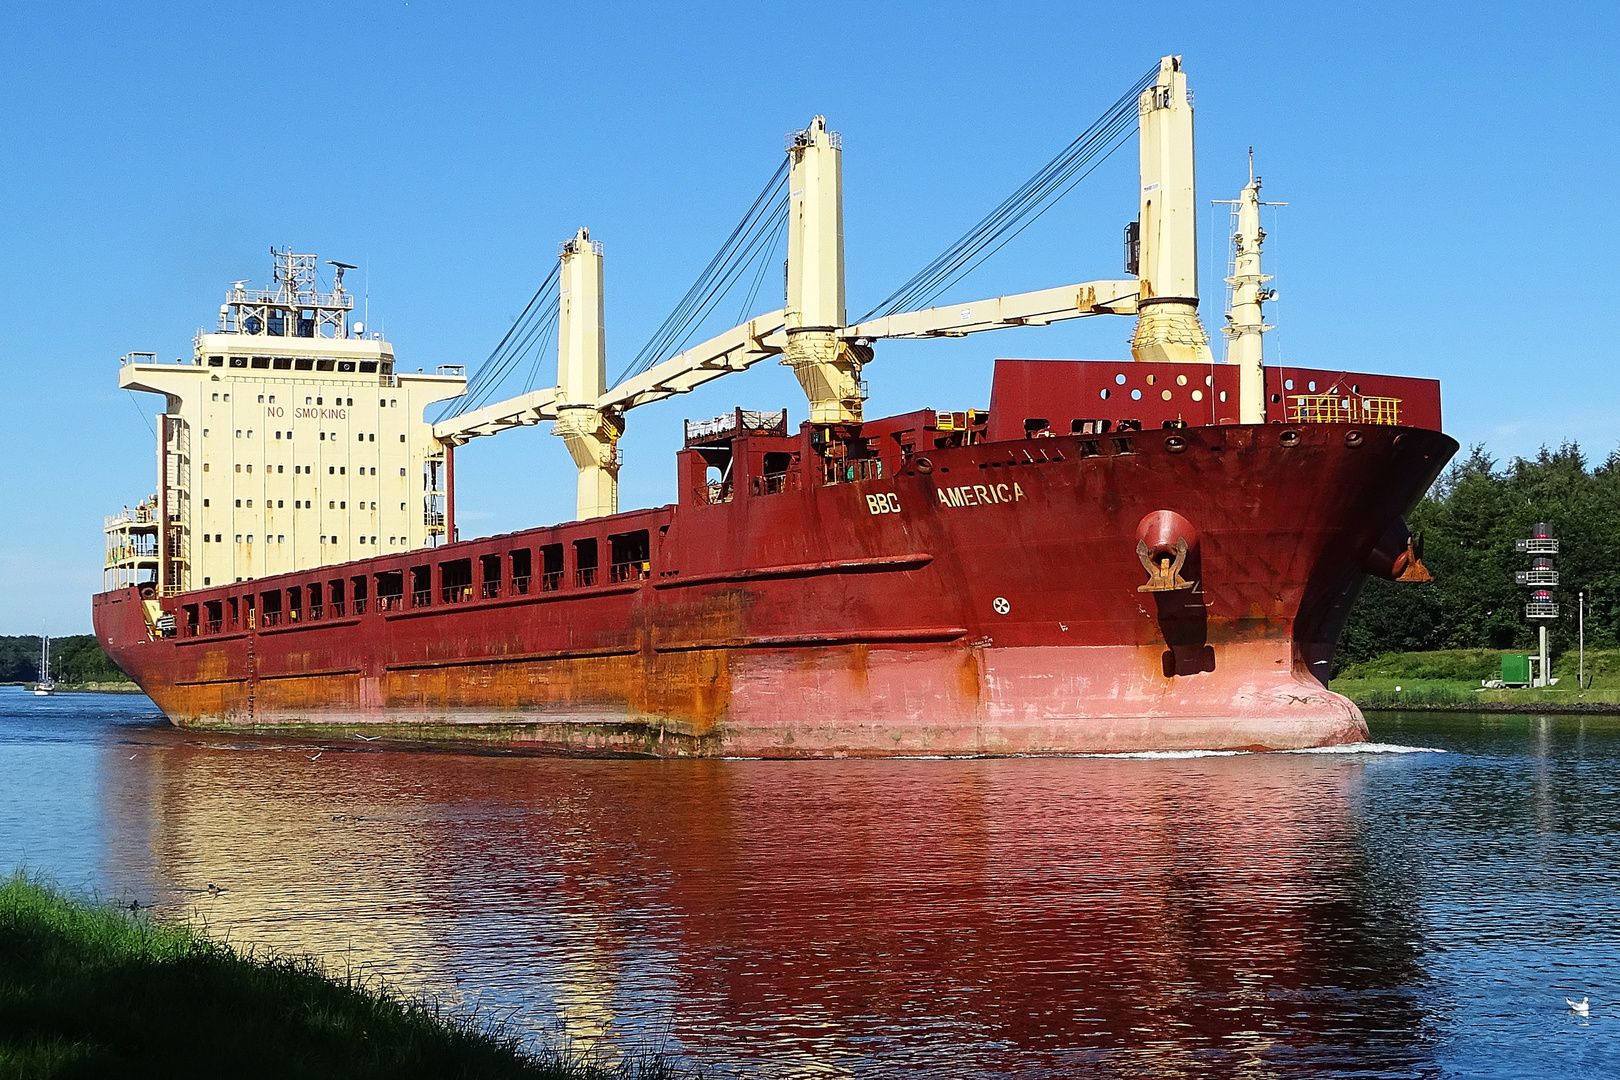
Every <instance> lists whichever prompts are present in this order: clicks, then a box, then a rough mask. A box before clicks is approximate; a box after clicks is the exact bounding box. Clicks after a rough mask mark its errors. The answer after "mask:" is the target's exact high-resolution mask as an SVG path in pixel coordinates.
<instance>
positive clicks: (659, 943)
mask: <svg viewBox="0 0 1620 1080" xmlns="http://www.w3.org/2000/svg"><path fill="white" fill-rule="evenodd" d="M151 737H152V739H153V740H154V741H157V742H159V743H160V744H161V745H157V746H151V747H149V748H142V750H141V752H138V753H137V754H136V756H135V757H134V759H131V758H130V755H129V753H128V751H129V750H130V746H129V745H128V744H124V743H120V744H118V745H114V746H110V747H108V748H107V749H105V750H104V751H103V769H104V785H103V792H104V798H105V799H106V800H107V803H106V805H105V806H104V810H105V814H106V817H107V819H108V821H109V822H110V823H111V825H110V828H111V835H110V836H109V854H110V857H111V860H112V865H111V866H109V867H108V870H107V876H108V877H109V878H110V879H112V880H120V881H141V880H145V881H147V882H148V883H149V887H150V889H151V890H152V892H153V895H154V896H155V897H156V898H157V899H158V902H159V903H160V904H161V905H162V906H163V907H165V908H169V909H171V910H174V909H180V910H184V909H186V908H188V907H194V908H195V909H196V910H197V911H198V913H200V914H201V915H202V916H203V917H204V918H206V920H207V921H208V923H209V925H210V926H211V927H213V928H214V929H215V930H216V931H220V932H228V934H229V935H230V937H231V939H232V940H234V941H237V942H243V943H248V942H251V943H255V944H262V945H268V946H271V947H273V948H277V949H283V950H295V951H310V952H315V953H319V954H322V955H324V956H325V957H326V958H327V960H328V962H329V964H331V965H333V966H334V967H336V968H337V969H338V970H340V971H341V970H342V968H343V967H344V965H363V967H364V969H365V970H366V971H368V972H372V973H376V974H380V975H382V976H383V977H385V978H387V979H389V980H391V981H393V982H395V983H396V984H399V985H401V986H403V987H405V988H407V989H410V990H416V991H425V992H433V993H437V994H440V995H442V996H443V997H445V998H446V999H448V1000H449V1001H451V1002H453V1003H457V1004H461V1005H472V1004H477V1005H479V1006H481V1007H483V1008H485V1009H488V1010H490V1011H491V1012H492V1013H495V1014H507V1013H511V1014H512V1015H513V1017H514V1019H515V1020H516V1021H518V1022H519V1023H522V1024H524V1025H527V1026H530V1027H532V1028H533V1029H535V1030H537V1031H545V1032H548V1033H549V1034H550V1035H551V1037H553V1038H557V1037H561V1038H563V1039H565V1040H567V1041H570V1042H572V1043H573V1044H574V1045H576V1046H594V1047H597V1048H599V1049H604V1050H606V1051H608V1052H609V1053H610V1054H611V1053H614V1052H617V1051H618V1050H621V1049H623V1048H625V1047H629V1046H636V1045H641V1046H645V1045H648V1044H652V1045H658V1046H662V1047H664V1048H665V1049H667V1050H670V1051H674V1052H677V1053H679V1054H681V1055H683V1056H685V1057H687V1058H688V1059H690V1060H695V1061H699V1062H702V1063H704V1064H705V1066H706V1067H708V1068H710V1069H711V1070H713V1069H719V1070H721V1071H729V1070H730V1069H731V1068H733V1067H735V1068H739V1069H744V1070H746V1071H748V1072H749V1073H750V1074H751V1075H762V1076H789V1075H802V1074H805V1073H808V1072H825V1073H831V1074H843V1073H849V1074H855V1073H870V1072H871V1071H872V1070H873V1069H877V1070H878V1071H885V1070H888V1069H896V1070H900V1069H908V1068H909V1069H920V1070H923V1071H929V1072H938V1073H940V1074H946V1073H949V1074H953V1075H1010V1074H1014V1073H1016V1074H1019V1075H1044V1074H1050V1075H1061V1074H1064V1073H1066V1072H1068V1071H1070V1070H1073V1069H1076V1068H1082V1067H1090V1066H1100V1067H1102V1068H1103V1069H1104V1070H1105V1071H1106V1070H1117V1071H1123V1072H1149V1073H1153V1074H1158V1075H1173V1074H1192V1073H1197V1072H1199V1071H1201V1070H1203V1069H1205V1068H1207V1067H1209V1066H1211V1065H1219V1066H1221V1067H1222V1068H1223V1069H1231V1068H1235V1067H1245V1066H1249V1065H1252V1066H1254V1067H1256V1068H1259V1069H1260V1070H1261V1071H1273V1072H1275V1071H1277V1070H1281V1071H1283V1072H1298V1073H1300V1074H1306V1073H1315V1072H1319V1071H1322V1070H1332V1069H1334V1068H1339V1067H1347V1066H1351V1065H1352V1064H1354V1065H1355V1066H1358V1067H1360V1068H1366V1069H1373V1070H1376V1071H1380V1072H1386V1073H1388V1072H1403V1071H1408V1070H1411V1069H1413V1068H1418V1069H1419V1070H1420V1071H1421V1069H1422V1065H1421V1063H1422V1062H1423V1061H1426V1060H1432V1050H1431V1049H1430V1048H1429V1047H1428V1046H1427V1043H1426V1037H1425V1026H1426V1024H1427V1023H1428V1022H1429V1019H1432V1018H1427V1019H1426V1017H1425V1015H1424V1011H1423V1009H1422V1008H1420V1003H1419V1001H1418V1000H1417V999H1416V996H1415V995H1416V993H1417V991H1416V989H1415V988H1416V987H1418V986H1420V985H1421V984H1422V983H1423V982H1424V980H1425V975H1424V972H1423V971H1422V970H1421V967H1420V959H1419V951H1418V949H1419V940H1420V929H1419V927H1418V925H1417V924H1416V919H1417V916H1416V915H1415V914H1414V911H1413V906H1412V904H1411V903H1410V898H1409V896H1408V895H1407V893H1406V891H1405V886H1403V884H1402V882H1403V881H1405V880H1406V879H1407V878H1408V877H1409V876H1410V874H1411V868H1410V867H1406V866H1403V865H1402V859H1403V855H1402V852H1401V851H1400V850H1388V849H1386V848H1384V847H1383V846H1382V845H1380V844H1379V843H1378V842H1377V840H1376V836H1375V832H1376V829H1377V827H1378V823H1377V822H1369V821H1366V820H1363V819H1361V818H1359V817H1358V815H1357V813H1356V809H1355V808H1356V804H1357V801H1358V799H1359V798H1360V797H1361V795H1362V791H1363V787H1364V785H1365V784H1366V782H1367V778H1366V773H1367V771H1368V770H1369V769H1378V768H1382V767H1385V766H1386V765H1393V767H1397V768H1398V767H1400V765H1399V764H1395V763H1394V762H1393V760H1392V759H1389V758H1380V759H1372V758H1367V759H1362V760H1355V759H1350V758H1347V757H1345V756H1343V755H1332V756H1328V755H1288V756H1279V755H1270V756H1263V757H1261V756H1236V757H1206V758H1197V759H1184V760H1172V761H1166V760H1139V759H1086V760H1073V759H1071V760H977V761H887V762H856V761H842V762H819V763H788V762H749V761H742V762H667V761H666V762H649V761H567V760H558V759H543V758H514V757H493V756H475V755H467V754H458V753H444V752H439V753H426V752H424V753H409V752H402V751H397V750H385V749H379V748H377V747H372V746H367V745H363V744H360V743H358V742H356V743H355V744H354V745H353V746H352V747H341V746H328V747H327V748H326V749H325V750H324V751H321V752H320V754H319V756H318V757H314V756H313V755H315V754H316V752H317V749H316V748H315V747H313V746H305V745H290V744H265V743H255V742H248V741H240V742H231V741H218V740H216V741H198V740H197V739H196V737H195V736H184V735H180V734H178V733H174V734H171V733H168V732H155V731H154V732H151ZM148 875H155V877H153V876H148ZM210 883H212V884H215V885H217V886H220V887H222V888H223V889H224V891H223V892H221V893H220V894H219V895H218V896H217V897H216V896H213V895H211V894H210V893H209V892H208V891H207V886H208V885H209V884H210Z"/></svg>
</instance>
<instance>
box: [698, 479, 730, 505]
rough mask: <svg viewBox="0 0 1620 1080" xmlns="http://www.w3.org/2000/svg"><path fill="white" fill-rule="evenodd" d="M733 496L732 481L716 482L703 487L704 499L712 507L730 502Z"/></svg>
mask: <svg viewBox="0 0 1620 1080" xmlns="http://www.w3.org/2000/svg"><path fill="white" fill-rule="evenodd" d="M731 495H732V491H731V481H729V480H725V481H721V480H716V481H714V482H712V483H708V484H705V485H703V497H704V499H705V500H706V501H707V502H708V503H709V504H710V505H711V506H717V505H719V504H720V503H728V502H730V501H731Z"/></svg>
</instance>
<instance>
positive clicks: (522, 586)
mask: <svg viewBox="0 0 1620 1080" xmlns="http://www.w3.org/2000/svg"><path fill="white" fill-rule="evenodd" d="M529 581H530V578H529V575H528V574H519V575H517V576H516V577H514V578H513V579H512V595H513V596H527V595H528V592H529Z"/></svg>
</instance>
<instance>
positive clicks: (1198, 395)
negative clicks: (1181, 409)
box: [1192, 390, 1204, 401]
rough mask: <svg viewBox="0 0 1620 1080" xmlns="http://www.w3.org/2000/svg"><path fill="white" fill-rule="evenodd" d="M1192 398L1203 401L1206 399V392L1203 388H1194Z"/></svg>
mask: <svg viewBox="0 0 1620 1080" xmlns="http://www.w3.org/2000/svg"><path fill="white" fill-rule="evenodd" d="M1192 399H1193V400H1194V401H1203V400H1204V392H1203V391H1202V390H1194V391H1193V392H1192Z"/></svg>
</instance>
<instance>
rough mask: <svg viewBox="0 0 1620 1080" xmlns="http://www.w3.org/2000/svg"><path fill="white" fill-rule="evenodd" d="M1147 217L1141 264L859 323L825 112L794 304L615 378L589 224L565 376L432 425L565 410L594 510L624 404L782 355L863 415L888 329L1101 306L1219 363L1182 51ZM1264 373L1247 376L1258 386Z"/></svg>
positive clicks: (814, 401) (1142, 112)
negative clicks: (848, 305)
mask: <svg viewBox="0 0 1620 1080" xmlns="http://www.w3.org/2000/svg"><path fill="white" fill-rule="evenodd" d="M1138 117H1139V124H1140V129H1139V130H1140V136H1139V138H1140V168H1141V191H1142V195H1141V218H1140V226H1139V228H1140V232H1139V236H1140V245H1141V246H1140V255H1139V264H1138V265H1139V274H1138V277H1137V278H1135V279H1129V278H1127V279H1120V280H1100V281H1091V282H1084V283H1080V284H1075V285H1063V286H1059V287H1057V288H1052V289H1042V290H1039V291H1036V292H1029V293H1018V294H1013V295H1008V296H999V297H991V298H988V299H984V300H975V301H971V302H969V303H965V304H948V305H943V306H939V307H931V308H927V309H925V310H920V311H908V312H900V313H897V314H892V315H886V316H882V317H879V318H873V319H870V320H868V321H866V322H863V323H860V324H858V325H855V326H848V325H846V320H847V315H846V311H845V297H844V234H843V162H842V157H843V146H842V140H841V139H840V138H839V136H838V134H837V133H836V132H833V131H829V130H827V126H826V121H825V119H824V118H823V117H820V116H818V117H815V118H814V119H813V120H812V121H811V123H810V126H809V127H807V128H805V129H804V130H803V131H799V132H795V133H794V134H793V135H791V136H789V139H788V146H787V153H788V154H789V155H790V171H789V178H788V184H789V193H790V202H789V217H788V256H787V297H786V299H787V304H786V306H785V307H784V308H783V309H781V310H778V311H772V312H768V313H766V314H763V315H759V316H756V317H754V318H752V319H750V320H749V321H747V322H745V323H743V324H741V325H739V326H734V327H732V328H731V329H730V330H727V331H725V332H724V333H722V334H718V335H716V336H715V337H713V338H710V339H709V340H708V341H705V342H703V343H701V344H699V345H696V346H693V347H692V348H689V349H686V350H684V351H683V352H681V353H680V354H678V355H676V356H673V357H670V358H669V359H668V360H665V361H663V362H661V363H659V364H657V365H655V366H653V367H651V368H649V369H648V370H647V371H645V372H642V373H641V374H639V375H635V376H633V377H631V378H628V379H626V380H625V381H624V382H622V383H620V384H619V385H618V386H615V387H612V388H611V389H604V388H603V384H604V383H605V381H606V380H605V374H606V348H605V338H604V335H603V333H602V314H601V313H602V254H601V247H600V245H597V244H594V243H592V242H591V241H590V238H589V233H588V232H586V230H584V229H581V230H580V231H579V233H578V234H577V235H576V236H575V237H574V239H573V240H571V241H569V242H567V243H565V244H564V245H563V250H562V253H561V256H560V257H561V259H562V261H563V268H562V289H563V301H562V303H563V307H562V318H561V321H560V328H561V329H560V331H559V334H558V345H557V348H558V386H557V387H555V388H553V389H547V390H536V391H533V392H530V393H527V394H523V395H521V396H518V397H515V398H511V399H509V400H507V401H502V402H498V403H496V404H494V405H489V406H487V407H484V408H481V409H478V410H475V411H473V412H470V413H466V414H463V415H461V416H456V417H452V418H450V419H448V420H445V421H442V422H440V423H439V424H436V425H435V426H434V434H435V436H436V437H437V438H439V439H440V440H441V441H442V442H444V443H446V444H448V445H452V446H454V445H460V444H463V443H465V442H467V441H468V440H470V439H473V438H477V437H479V436H483V435H494V434H497V433H498V432H501V431H505V430H507V429H509V428H513V427H522V426H527V425H531V424H537V423H542V422H544V421H555V422H556V427H555V428H554V431H555V433H556V434H558V435H561V436H562V437H563V438H564V439H565V440H567V442H568V447H569V451H570V453H571V454H572V455H573V457H574V461H575V464H576V466H577V467H578V469H579V472H580V482H579V495H578V515H579V517H580V518H581V519H585V518H590V517H597V516H601V515H604V514H611V513H614V512H616V510H617V505H618V486H617V485H618V471H619V461H618V453H617V446H616V444H617V441H618V439H619V437H620V436H621V435H622V434H623V431H624V414H625V412H627V411H628V410H630V409H632V408H635V407H637V406H640V405H646V404H649V403H650V402H654V401H661V400H663V399H665V398H668V397H673V396H675V395H676V394H684V393H689V392H690V391H692V390H694V389H696V388H697V387H699V386H701V385H703V384H704V383H707V382H709V381H711V380H713V379H717V378H719V377H721V376H722V375H729V374H731V373H733V372H737V371H745V370H747V369H748V368H750V367H752V366H753V365H755V364H757V363H759V362H760V361H761V360H766V359H770V358H772V357H780V358H781V362H782V363H783V364H785V365H787V366H788V367H791V368H792V369H793V373H794V375H795V376H796V377H797V378H798V380H799V384H800V385H801V386H802V387H803V388H804V391H805V396H806V398H807V400H808V403H809V412H810V420H811V422H812V423H817V424H837V423H858V422H860V420H861V418H862V408H863V403H864V398H865V393H864V389H863V385H862V382H861V377H860V376H861V370H862V367H863V366H864V365H865V364H866V363H867V362H869V361H870V360H871V358H872V349H871V343H872V342H873V341H876V340H878V339H882V338H925V337H961V336H964V335H966V334H973V333H980V332H983V331H986V330H1001V329H1008V328H1011V327H1016V326H1047V325H1050V324H1052V323H1056V322H1062V321H1065V320H1068V319H1077V318H1083V317H1085V316H1090V315H1137V316H1138V322H1137V331H1136V335H1135V338H1134V339H1133V342H1132V352H1133V355H1134V356H1135V358H1136V359H1137V360H1139V361H1183V362H1185V361H1201V362H1206V363H1207V362H1209V361H1210V359H1211V357H1210V352H1209V344H1208V336H1207V335H1206V334H1205V333H1204V330H1203V326H1202V324H1201V323H1200V322H1199V320H1198V266H1197V264H1198V244H1197V235H1196V212H1195V201H1194V187H1193V171H1192V149H1193V147H1192V101H1191V97H1190V96H1189V94H1188V91H1187V79H1186V73H1185V72H1184V71H1183V70H1182V67H1181V58H1180V57H1178V56H1171V57H1165V58H1164V59H1163V60H1162V61H1161V62H1160V65H1159V71H1158V76H1157V79H1156V81H1155V83H1154V84H1153V85H1152V86H1149V87H1148V89H1147V90H1146V91H1144V92H1143V94H1142V95H1141V98H1140V101H1139V102H1138ZM1250 381H1251V380H1250V379H1248V378H1246V379H1245V380H1244V381H1243V384H1242V385H1243V386H1244V392H1245V394H1248V393H1250V392H1251V387H1250Z"/></svg>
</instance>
